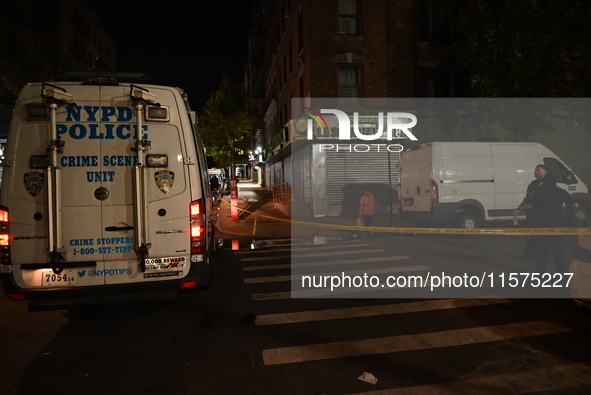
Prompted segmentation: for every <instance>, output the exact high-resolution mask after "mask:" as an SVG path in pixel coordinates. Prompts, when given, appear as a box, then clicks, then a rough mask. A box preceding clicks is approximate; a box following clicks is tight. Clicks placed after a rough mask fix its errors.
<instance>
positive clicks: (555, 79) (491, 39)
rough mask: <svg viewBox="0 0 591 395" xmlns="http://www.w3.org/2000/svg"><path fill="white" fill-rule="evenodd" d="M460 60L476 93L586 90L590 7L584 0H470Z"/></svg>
mask: <svg viewBox="0 0 591 395" xmlns="http://www.w3.org/2000/svg"><path fill="white" fill-rule="evenodd" d="M468 4H469V5H470V6H469V7H467V8H466V9H465V13H464V14H463V15H462V17H461V22H460V27H459V29H460V31H461V32H462V36H463V37H464V39H465V40H463V41H462V43H461V44H459V45H458V54H459V59H460V61H462V62H463V63H464V64H465V65H466V67H467V68H468V69H469V70H470V72H471V80H472V84H473V87H474V88H475V90H476V92H477V94H478V95H479V96H481V97H499V98H500V97H586V96H588V95H589V94H590V93H591V23H589V22H590V21H591V18H590V17H591V7H589V4H588V2H587V1H584V0H528V1H523V0H474V1H471V2H469V3H468Z"/></svg>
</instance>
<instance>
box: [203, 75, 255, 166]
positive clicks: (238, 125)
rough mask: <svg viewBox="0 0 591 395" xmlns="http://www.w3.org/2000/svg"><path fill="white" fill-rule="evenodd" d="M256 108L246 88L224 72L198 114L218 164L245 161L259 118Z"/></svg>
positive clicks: (205, 142) (232, 163)
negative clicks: (216, 87) (219, 82)
mask: <svg viewBox="0 0 591 395" xmlns="http://www.w3.org/2000/svg"><path fill="white" fill-rule="evenodd" d="M260 118H261V114H260V111H259V109H258V108H257V107H255V106H253V105H252V104H251V103H249V101H248V98H247V96H246V91H245V90H244V88H243V87H242V86H241V85H240V84H238V83H236V82H234V81H233V80H232V79H231V78H230V77H228V76H227V75H224V76H223V78H222V83H221V85H220V87H219V88H218V89H217V90H215V91H214V92H212V93H211V96H210V99H209V100H208V102H207V103H206V104H205V106H203V108H202V110H201V113H200V115H199V122H198V131H199V134H200V136H201V139H202V140H203V144H204V145H205V147H206V149H207V155H209V156H212V157H213V158H214V160H215V161H216V162H217V164H218V167H229V166H235V165H236V164H238V163H243V162H244V161H246V159H247V157H248V151H249V149H250V148H251V146H252V144H251V140H252V132H251V131H252V129H253V128H254V126H255V125H256V124H257V122H259V121H260Z"/></svg>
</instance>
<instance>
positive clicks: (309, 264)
mask: <svg viewBox="0 0 591 395" xmlns="http://www.w3.org/2000/svg"><path fill="white" fill-rule="evenodd" d="M403 259H412V258H411V257H409V256H408V255H398V256H379V257H372V258H360V259H341V260H337V261H333V260H330V261H316V262H305V263H294V264H293V265H291V264H279V265H259V266H244V267H243V268H242V269H243V270H244V271H255V270H275V269H290V268H292V267H293V268H299V267H315V266H329V265H349V264H356V263H369V262H384V263H387V262H392V261H399V260H403Z"/></svg>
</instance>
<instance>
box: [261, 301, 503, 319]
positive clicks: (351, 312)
mask: <svg viewBox="0 0 591 395" xmlns="http://www.w3.org/2000/svg"><path fill="white" fill-rule="evenodd" d="M501 303H511V302H510V301H509V300H507V299H502V298H500V297H490V298H486V299H484V298H483V299H441V300H428V301H421V302H409V303H396V304H388V305H377V306H363V307H351V308H343V309H330V310H314V311H299V312H292V313H281V314H267V315H259V316H258V317H257V319H256V321H255V323H256V325H277V324H293V323H297V322H311V321H325V320H336V319H343V318H357V317H371V316H378V315H388V314H403V313H416V312H422V311H432V310H444V309H456V308H462V307H474V306H488V305H494V304H501Z"/></svg>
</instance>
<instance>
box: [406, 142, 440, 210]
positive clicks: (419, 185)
mask: <svg viewBox="0 0 591 395" xmlns="http://www.w3.org/2000/svg"><path fill="white" fill-rule="evenodd" d="M432 152H433V147H432V146H431V145H424V146H420V147H419V148H417V149H412V150H409V151H405V152H403V153H402V158H401V169H400V196H401V204H402V207H401V210H402V212H403V213H412V216H413V217H415V218H416V217H420V218H429V216H430V212H431V178H432V172H433V163H432V162H433V160H432Z"/></svg>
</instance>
